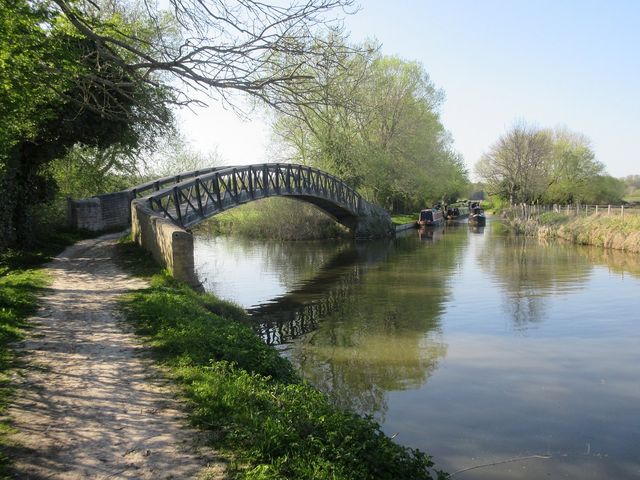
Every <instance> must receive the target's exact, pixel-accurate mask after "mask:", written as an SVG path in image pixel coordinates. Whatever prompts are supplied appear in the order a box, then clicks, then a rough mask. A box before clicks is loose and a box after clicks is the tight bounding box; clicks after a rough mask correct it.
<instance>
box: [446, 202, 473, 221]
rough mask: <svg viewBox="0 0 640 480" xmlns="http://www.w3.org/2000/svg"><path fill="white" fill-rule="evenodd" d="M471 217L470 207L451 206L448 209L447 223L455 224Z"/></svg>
mask: <svg viewBox="0 0 640 480" xmlns="http://www.w3.org/2000/svg"><path fill="white" fill-rule="evenodd" d="M468 216H469V207H467V206H466V205H449V206H448V207H447V221H449V222H455V221H456V220H462V219H463V218H467V217H468Z"/></svg>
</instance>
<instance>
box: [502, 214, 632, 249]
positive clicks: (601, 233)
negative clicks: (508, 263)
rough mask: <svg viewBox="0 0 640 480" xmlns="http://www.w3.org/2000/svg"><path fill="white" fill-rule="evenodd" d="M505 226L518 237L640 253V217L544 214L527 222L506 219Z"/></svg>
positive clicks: (525, 220) (524, 220) (526, 220)
mask: <svg viewBox="0 0 640 480" xmlns="http://www.w3.org/2000/svg"><path fill="white" fill-rule="evenodd" d="M506 224H507V227H508V228H509V230H511V231H512V232H514V233H517V234H524V235H530V236H536V237H538V238H541V239H560V240H565V241H569V242H572V243H576V244H580V245H594V246H598V247H604V248H611V249H616V250H622V251H626V252H631V253H640V215H626V216H624V217H621V216H607V215H591V216H585V217H574V216H568V215H565V214H564V213H557V212H546V213H543V214H541V215H539V216H535V217H532V218H529V219H521V218H517V217H516V218H513V219H509V220H506Z"/></svg>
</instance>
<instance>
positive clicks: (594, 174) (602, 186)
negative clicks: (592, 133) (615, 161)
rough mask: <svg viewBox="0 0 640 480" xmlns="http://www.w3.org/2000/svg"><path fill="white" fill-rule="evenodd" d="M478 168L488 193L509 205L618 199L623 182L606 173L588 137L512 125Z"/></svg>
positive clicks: (623, 188) (613, 201)
mask: <svg viewBox="0 0 640 480" xmlns="http://www.w3.org/2000/svg"><path fill="white" fill-rule="evenodd" d="M476 171H477V173H478V174H479V176H480V177H481V178H482V180H483V181H484V182H486V187H487V191H488V192H489V193H490V194H491V195H492V196H497V197H499V198H501V199H503V200H506V201H508V202H509V204H513V203H522V202H526V203H532V202H536V201H538V202H543V203H547V204H554V203H557V204H575V203H582V204H584V203H587V204H598V203H600V204H602V203H604V204H610V203H620V202H621V200H622V196H623V194H624V190H625V187H624V183H623V182H622V181H620V180H617V179H615V178H613V177H611V176H609V175H606V174H605V173H604V165H603V164H602V163H600V162H599V161H597V160H596V158H595V154H594V152H593V149H592V148H591V145H590V142H589V140H588V139H587V138H586V137H585V136H584V135H582V134H579V133H575V132H570V131H568V130H563V129H557V130H555V131H551V130H542V129H539V128H535V127H531V126H527V125H525V124H516V125H514V127H512V128H511V130H509V131H508V132H506V133H505V134H504V135H503V136H501V137H500V138H499V139H498V141H497V142H496V143H495V144H494V145H492V146H491V148H490V150H489V152H487V153H486V154H485V155H483V157H482V159H481V160H480V161H479V162H478V163H477V164H476Z"/></svg>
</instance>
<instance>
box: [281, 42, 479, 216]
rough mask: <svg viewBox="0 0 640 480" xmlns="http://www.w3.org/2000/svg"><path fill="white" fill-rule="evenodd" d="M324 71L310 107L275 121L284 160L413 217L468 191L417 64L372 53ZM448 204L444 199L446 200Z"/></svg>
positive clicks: (368, 49)
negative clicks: (331, 177) (344, 183)
mask: <svg viewBox="0 0 640 480" xmlns="http://www.w3.org/2000/svg"><path fill="white" fill-rule="evenodd" d="M355 51H356V52H357V53H348V54H345V55H343V56H342V58H341V60H340V63H339V65H340V66H341V67H343V66H346V68H337V67H335V66H332V65H326V66H324V68H323V69H322V76H323V78H326V79H327V81H325V82H323V83H324V85H325V88H324V90H323V91H322V92H320V93H319V94H318V98H317V99H316V101H315V102H314V104H315V105H320V108H309V107H308V106H307V105H304V104H299V105H297V106H296V108H295V110H294V111H291V112H288V115H282V114H280V115H277V116H276V118H275V120H274V131H275V133H276V135H277V137H278V138H279V139H280V140H281V141H282V142H283V144H284V146H285V147H286V149H285V157H286V158H288V159H293V160H295V161H297V162H301V163H305V164H311V165H316V166H318V167H320V168H323V169H325V170H328V171H330V172H332V173H335V174H336V175H338V176H340V177H341V178H342V179H344V180H346V181H347V182H348V183H350V184H351V185H352V186H354V187H356V188H358V189H360V190H361V192H362V193H363V194H364V195H365V196H366V197H367V198H369V199H370V200H372V201H375V202H377V203H380V204H382V205H383V206H385V207H387V208H389V209H392V210H406V209H415V208H419V207H421V206H424V205H425V203H426V202H433V201H435V200H438V199H443V198H444V197H450V198H454V199H456V197H457V196H458V194H460V193H462V192H464V191H465V190H466V185H467V182H468V181H467V176H466V171H465V169H464V166H463V163H462V160H461V159H460V157H459V156H458V155H457V154H456V153H455V152H454V151H453V148H452V141H451V137H450V135H449V134H448V132H447V131H446V130H445V129H444V127H443V125H442V123H441V121H440V117H439V113H438V108H439V106H440V105H441V103H442V101H443V99H444V95H443V93H442V91H440V90H438V89H437V88H436V87H435V86H434V85H433V82H432V81H431V80H430V78H429V76H428V74H427V73H426V72H425V70H424V68H423V67H422V66H421V65H420V64H419V63H417V62H409V61H405V60H402V59H400V58H397V57H390V56H383V55H381V54H380V53H379V51H378V49H377V47H376V46H375V45H372V44H369V45H364V46H362V47H360V48H356V49H355ZM447 199H449V198H447Z"/></svg>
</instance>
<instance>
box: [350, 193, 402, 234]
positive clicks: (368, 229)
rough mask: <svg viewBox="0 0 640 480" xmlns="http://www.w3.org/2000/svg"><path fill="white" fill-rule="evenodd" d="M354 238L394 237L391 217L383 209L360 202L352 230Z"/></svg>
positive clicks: (363, 201)
mask: <svg viewBox="0 0 640 480" xmlns="http://www.w3.org/2000/svg"><path fill="white" fill-rule="evenodd" d="M354 234H355V237H356V238H385V237H392V236H394V235H395V229H394V228H393V223H392V221H391V216H390V215H389V212H387V211H386V210H385V209H384V208H382V207H380V206H378V205H374V204H373V203H369V202H367V201H365V200H361V201H360V212H359V213H358V218H357V223H356V226H355V229H354Z"/></svg>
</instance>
